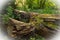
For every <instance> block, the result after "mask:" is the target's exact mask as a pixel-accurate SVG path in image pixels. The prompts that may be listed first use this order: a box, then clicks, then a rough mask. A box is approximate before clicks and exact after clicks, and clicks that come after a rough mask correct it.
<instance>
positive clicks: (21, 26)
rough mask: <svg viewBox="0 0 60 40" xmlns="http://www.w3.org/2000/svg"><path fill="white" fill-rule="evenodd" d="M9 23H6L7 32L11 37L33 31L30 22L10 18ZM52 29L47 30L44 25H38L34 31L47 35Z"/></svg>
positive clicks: (33, 26) (33, 27) (33, 28)
mask: <svg viewBox="0 0 60 40" xmlns="http://www.w3.org/2000/svg"><path fill="white" fill-rule="evenodd" d="M9 23H10V25H8V28H7V30H8V34H9V35H11V36H12V37H16V36H17V35H20V36H22V35H27V34H29V33H31V32H33V31H35V29H36V28H35V25H33V24H31V23H24V22H21V21H18V20H15V19H12V18H10V20H9ZM52 32H53V31H52V30H49V29H48V28H46V27H44V26H40V28H39V29H38V30H36V31H35V33H37V34H40V35H42V36H44V37H45V36H48V35H50V34H51V33H52Z"/></svg>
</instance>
